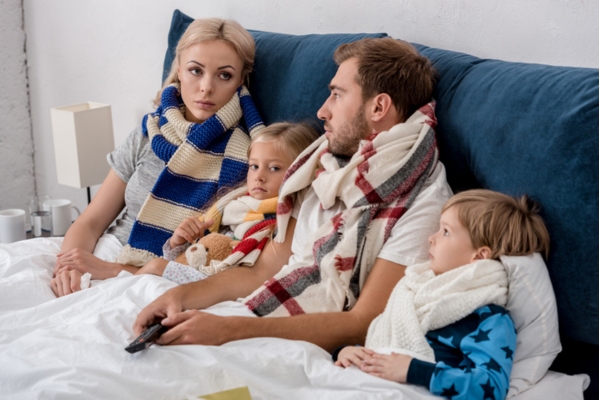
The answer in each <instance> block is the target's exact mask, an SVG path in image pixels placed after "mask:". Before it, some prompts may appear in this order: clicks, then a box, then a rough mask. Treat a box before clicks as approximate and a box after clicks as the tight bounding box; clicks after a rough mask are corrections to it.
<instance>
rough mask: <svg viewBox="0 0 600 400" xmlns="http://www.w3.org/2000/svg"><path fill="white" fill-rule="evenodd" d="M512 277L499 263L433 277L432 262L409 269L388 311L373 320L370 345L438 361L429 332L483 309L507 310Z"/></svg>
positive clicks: (478, 264) (477, 263) (481, 262)
mask: <svg viewBox="0 0 600 400" xmlns="http://www.w3.org/2000/svg"><path fill="white" fill-rule="evenodd" d="M507 294H508V275H507V273H506V269H505V268H504V266H503V265H502V263H501V262H499V261H496V260H478V261H475V262H473V263H471V264H467V265H463V266H461V267H459V268H456V269H453V270H450V271H447V272H444V273H443V274H440V275H435V274H434V273H433V271H432V270H431V268H430V267H429V262H426V263H423V264H417V265H413V266H410V267H408V268H407V269H406V275H405V276H404V278H402V279H401V280H400V282H398V284H397V285H396V287H395V288H394V290H393V291H392V294H391V295H390V298H389V300H388V302H387V305H386V306H385V310H384V312H383V313H382V314H380V315H379V316H378V317H377V318H375V319H374V320H373V322H371V325H370V326H369V331H368V333H367V341H366V346H367V347H368V348H370V349H377V348H383V347H394V348H398V349H403V350H408V351H410V352H414V353H417V354H420V355H421V356H423V357H424V359H427V360H428V361H431V362H435V358H434V354H433V349H432V348H431V346H429V343H427V339H426V338H425V334H426V333H427V332H429V331H433V330H436V329H439V328H443V327H445V326H448V325H450V324H453V323H455V322H456V321H460V320H461V319H463V318H465V317H466V316H467V315H469V314H471V313H472V312H473V311H475V310H477V309H478V308H480V307H483V306H486V305H488V304H497V305H499V306H502V307H505V306H506V300H507Z"/></svg>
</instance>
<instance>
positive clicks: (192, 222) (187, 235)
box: [169, 217, 213, 249]
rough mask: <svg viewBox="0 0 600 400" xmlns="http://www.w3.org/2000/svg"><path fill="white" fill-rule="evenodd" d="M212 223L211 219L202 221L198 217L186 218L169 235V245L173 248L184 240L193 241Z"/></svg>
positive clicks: (184, 241)
mask: <svg viewBox="0 0 600 400" xmlns="http://www.w3.org/2000/svg"><path fill="white" fill-rule="evenodd" d="M212 224H213V220H212V219H209V220H206V221H204V222H203V221H200V219H198V217H189V218H186V219H185V220H184V221H183V222H182V223H181V224H179V226H178V227H177V229H175V232H173V236H171V239H170V240H169V245H170V246H171V248H172V249H174V248H175V247H177V246H181V245H182V244H184V243H186V242H189V243H194V241H195V240H196V239H198V238H201V237H202V236H204V231H205V230H206V229H208V228H210V227H211V225H212Z"/></svg>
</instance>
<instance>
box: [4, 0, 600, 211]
mask: <svg viewBox="0 0 600 400" xmlns="http://www.w3.org/2000/svg"><path fill="white" fill-rule="evenodd" d="M24 6H25V29H26V33H27V57H28V65H29V83H30V88H31V109H32V123H33V135H34V141H35V145H36V149H38V151H36V154H35V163H36V179H37V187H38V191H39V192H40V193H47V194H50V195H52V196H53V197H68V198H70V199H73V200H75V202H76V204H77V205H79V206H84V205H85V199H86V194H85V190H83V189H72V188H68V187H65V186H61V185H57V184H56V173H55V166H54V153H53V143H52V131H51V126H50V112H49V110H50V108H51V107H55V106H59V105H66V104H72V103H79V102H84V101H90V100H91V101H97V102H103V103H109V104H111V105H112V110H113V123H114V128H115V142H116V143H117V144H118V143H120V142H121V141H122V140H123V139H124V138H125V136H126V135H127V134H128V133H129V131H130V130H131V129H133V127H134V126H136V125H137V124H139V122H140V120H141V118H142V116H143V114H144V113H146V112H149V111H151V99H152V98H153V96H154V94H155V93H156V91H157V90H158V89H159V86H160V77H161V70H162V61H163V57H164V52H165V49H166V39H167V32H168V29H169V24H170V19H171V14H172V11H173V9H175V8H179V9H181V10H182V11H183V12H185V13H186V14H188V15H191V16H194V17H208V16H219V17H224V18H232V19H235V20H237V21H238V22H240V23H241V24H242V25H243V26H245V27H247V28H251V29H259V30H268V31H275V32H284V33H293V34H305V33H330V32H379V31H385V32H387V33H388V34H390V35H392V36H394V37H397V38H402V39H406V40H409V41H412V42H417V43H421V44H425V45H429V46H432V47H439V48H444V49H449V50H456V51H462V52H466V53H470V54H473V55H475V56H479V57H483V58H498V59H504V60H509V61H523V62H535V63H545V64H554V65H569V66H584V67H595V68H597V67H598V1H597V0H528V1H522V0H485V1H476V0H470V1H468V0H379V1H371V2H365V1H364V0H336V1H324V0H305V1H299V0H256V1H248V0H229V1H228V0H221V1H205V0H194V1H192V0H190V1H183V0H162V1H158V0H155V1H149V0H127V1H123V0H94V1H92V0H86V1H83V0H53V1H43V0H24ZM5 179H6V175H5V174H2V175H1V176H0V183H2V182H3V181H4V180H5ZM95 189H97V187H96V188H94V190H93V192H92V193H94V191H95Z"/></svg>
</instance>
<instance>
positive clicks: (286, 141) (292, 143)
mask: <svg viewBox="0 0 600 400" xmlns="http://www.w3.org/2000/svg"><path fill="white" fill-rule="evenodd" d="M318 137H319V132H317V130H316V129H315V128H313V127H312V126H310V125H308V124H305V123H292V122H277V123H274V124H271V125H269V126H267V127H265V128H263V129H262V130H261V131H260V132H259V133H258V134H257V135H256V136H255V137H254V138H253V139H252V142H251V143H250V147H248V157H250V151H251V150H252V145H254V144H255V143H266V142H274V143H275V146H276V148H277V150H278V151H280V152H283V153H285V154H286V155H287V156H288V157H289V158H290V159H292V160H295V159H296V157H298V156H299V155H300V153H302V151H304V149H306V148H307V147H308V146H309V145H310V144H311V143H312V142H314V141H315V140H317V138H318Z"/></svg>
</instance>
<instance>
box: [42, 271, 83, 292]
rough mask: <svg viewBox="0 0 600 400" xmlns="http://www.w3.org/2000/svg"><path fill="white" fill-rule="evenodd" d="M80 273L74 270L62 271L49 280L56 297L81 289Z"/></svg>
mask: <svg viewBox="0 0 600 400" xmlns="http://www.w3.org/2000/svg"><path fill="white" fill-rule="evenodd" d="M82 275H83V274H82V273H81V272H79V271H76V270H71V271H64V272H62V273H60V274H58V275H56V276H55V277H54V278H52V280H51V281H50V287H51V288H52V291H53V292H54V294H55V295H56V297H62V296H65V295H67V294H71V293H75V292H77V291H79V290H81V277H82Z"/></svg>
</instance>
